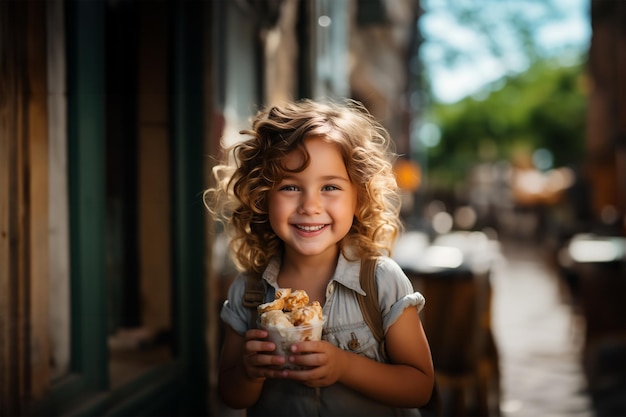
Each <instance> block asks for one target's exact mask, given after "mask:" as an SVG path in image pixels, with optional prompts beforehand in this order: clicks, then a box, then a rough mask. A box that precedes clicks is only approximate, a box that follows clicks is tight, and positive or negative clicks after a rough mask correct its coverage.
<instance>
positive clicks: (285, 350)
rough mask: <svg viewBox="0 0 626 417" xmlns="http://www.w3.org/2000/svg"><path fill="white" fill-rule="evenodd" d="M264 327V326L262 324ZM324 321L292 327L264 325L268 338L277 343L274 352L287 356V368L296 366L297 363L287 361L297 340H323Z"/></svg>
mask: <svg viewBox="0 0 626 417" xmlns="http://www.w3.org/2000/svg"><path fill="white" fill-rule="evenodd" d="M262 327H263V326H262ZM323 327H324V323H323V322H322V323H319V324H314V325H308V326H295V327H290V328H276V327H263V328H264V329H265V330H267V333H268V336H267V340H269V341H270V342H273V343H274V344H275V345H276V350H275V351H274V352H273V353H274V354H275V355H279V356H284V357H285V365H284V367H285V368H295V367H296V366H295V365H292V364H290V363H289V362H287V360H288V357H289V355H290V354H291V345H293V344H294V343H296V342H304V341H308V340H321V339H322V328H323Z"/></svg>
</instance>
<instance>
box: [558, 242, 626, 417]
mask: <svg viewBox="0 0 626 417" xmlns="http://www.w3.org/2000/svg"><path fill="white" fill-rule="evenodd" d="M559 258H560V264H561V267H562V268H563V270H564V271H566V273H567V275H568V277H569V279H570V285H572V286H573V287H574V289H573V291H574V294H575V297H573V299H574V303H575V307H576V308H578V309H579V311H580V313H581V314H582V317H583V318H584V321H585V343H584V349H583V355H582V361H583V368H584V370H585V374H586V377H587V382H588V386H589V392H590V394H591V398H592V401H593V402H594V407H595V409H596V412H597V414H598V415H611V416H613V415H626V401H625V400H624V393H626V238H624V237H620V236H599V235H595V234H578V235H575V236H574V237H572V239H570V240H569V242H567V244H566V246H565V247H564V248H563V250H562V251H561V253H560V256H559ZM572 280H573V281H574V282H573V283H572V282H571V281H572Z"/></svg>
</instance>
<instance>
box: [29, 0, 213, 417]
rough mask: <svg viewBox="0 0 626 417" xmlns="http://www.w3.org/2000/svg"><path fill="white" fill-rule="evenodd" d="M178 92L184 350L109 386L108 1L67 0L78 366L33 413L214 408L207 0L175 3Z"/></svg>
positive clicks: (175, 117)
mask: <svg viewBox="0 0 626 417" xmlns="http://www.w3.org/2000/svg"><path fill="white" fill-rule="evenodd" d="M174 7H175V9H176V13H175V17H174V21H175V24H174V39H173V44H174V59H173V62H174V65H173V67H172V68H171V70H172V74H173V78H172V82H173V91H174V94H173V95H172V98H171V100H172V101H171V116H172V121H173V123H172V125H173V129H172V132H171V134H172V143H173V149H172V155H173V156H174V159H173V170H174V178H173V196H172V198H173V201H172V207H173V208H174V210H173V216H172V226H173V231H174V239H175V241H174V244H173V245H172V247H173V248H174V249H173V254H172V257H173V260H174V262H173V270H172V277H173V300H172V301H173V311H174V317H173V321H172V322H173V324H174V329H175V332H176V333H175V346H174V348H175V358H174V359H173V360H172V361H171V362H168V363H166V364H163V365H161V366H158V367H155V368H154V369H152V370H150V371H148V372H146V373H145V374H143V375H142V376H140V377H139V378H137V379H135V380H134V381H132V382H130V383H129V384H127V385H124V386H123V387H121V388H119V389H116V390H113V391H112V390H109V388H108V385H109V382H108V350H107V306H106V297H105V294H106V285H105V269H106V262H105V255H106V253H105V215H106V213H105V195H106V194H105V192H106V190H105V157H106V154H105V128H106V126H105V113H104V105H105V99H106V97H105V82H104V80H105V73H104V69H105V62H104V54H105V45H104V35H105V33H104V30H105V25H104V19H105V14H106V0H91V1H80V0H78V1H71V2H68V3H67V11H68V13H67V15H66V23H67V30H68V33H67V54H68V55H67V68H68V81H67V86H68V162H69V178H70V187H69V188H70V239H71V241H70V242H71V243H70V257H71V259H70V262H71V286H72V288H71V303H72V306H71V309H72V310H71V320H72V328H71V329H72V336H71V337H72V342H71V349H72V352H71V357H72V363H71V374H70V376H68V377H67V378H65V379H64V380H63V381H61V382H59V383H57V384H55V385H54V386H53V387H52V388H51V390H50V392H49V393H48V394H47V395H46V396H45V398H43V399H41V401H38V402H37V403H36V404H34V405H33V410H32V411H33V413H32V414H34V415H72V416H83V415H84V416H93V415H111V416H113V415H133V416H143V415H145V416H149V415H164V414H167V415H173V414H181V415H206V414H207V408H208V407H207V406H208V404H207V401H206V399H207V398H208V391H207V387H208V378H207V375H208V369H207V366H208V365H207V352H206V341H205V338H204V335H205V321H206V320H205V311H206V308H205V307H206V299H205V298H206V297H205V270H204V264H205V260H204V253H205V252H204V250H205V249H204V245H205V238H204V232H203V225H204V219H203V215H204V206H203V205H202V201H201V191H202V184H203V181H202V164H203V160H202V155H203V148H202V145H203V134H204V126H203V117H202V116H203V88H202V85H203V65H202V61H201V58H200V57H202V55H203V51H202V47H203V42H202V39H203V35H202V33H203V17H204V15H203V12H202V8H203V6H202V2H176V5H175V6H174Z"/></svg>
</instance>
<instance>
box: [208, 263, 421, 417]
mask: <svg viewBox="0 0 626 417" xmlns="http://www.w3.org/2000/svg"><path fill="white" fill-rule="evenodd" d="M360 267H361V263H360V261H348V260H347V259H346V258H344V257H343V256H342V255H340V256H339V261H338V263H337V268H336V269H335V274H334V276H333V278H332V279H331V280H330V282H329V283H328V286H327V287H326V302H325V304H324V306H323V310H322V312H323V314H324V317H325V323H324V330H323V333H322V339H324V340H327V341H328V342H330V343H332V344H333V345H335V346H337V347H339V348H341V349H343V350H348V351H352V352H354V353H357V354H361V355H364V356H366V357H368V358H370V359H373V360H376V361H379V362H383V361H384V360H383V358H382V357H381V355H380V352H379V348H378V343H377V342H376V339H375V338H374V335H373V334H372V332H371V331H370V329H369V327H368V325H367V323H366V322H365V320H364V319H363V316H362V314H361V309H360V307H359V304H358V300H357V297H356V293H360V294H365V292H364V291H363V289H362V288H361V285H360V283H359V272H360ZM279 269H280V259H273V260H272V261H271V262H270V263H269V265H268V266H267V268H266V269H265V271H264V273H263V279H264V282H265V287H266V292H265V301H266V302H269V301H272V300H273V299H274V293H275V291H276V289H277V288H279V287H278V283H277V278H278V272H279ZM245 280H246V277H245V274H240V275H239V276H237V278H236V279H235V281H234V282H233V284H232V285H231V287H230V289H229V291H228V299H227V300H226V302H225V303H224V306H223V307H222V311H221V314H220V316H221V319H222V320H223V321H224V323H226V324H227V325H229V326H230V327H231V328H232V329H233V330H234V331H235V332H237V333H238V334H240V335H242V336H243V335H244V334H245V332H246V330H248V327H249V323H250V310H249V309H247V308H246V307H244V306H243V304H242V303H243V294H244V292H245V286H246V284H245ZM376 284H377V286H378V299H379V304H380V308H381V314H382V317H383V329H384V332H385V333H386V332H387V330H388V329H389V327H390V326H391V325H392V324H393V323H395V321H396V320H397V319H398V318H399V317H400V315H401V314H402V312H403V311H404V309H406V308H408V307H414V308H417V311H418V312H419V311H420V310H421V309H422V308H423V306H424V303H425V300H424V297H423V296H422V295H421V294H420V293H418V292H414V290H413V286H412V284H411V282H410V281H409V279H408V278H407V276H406V275H405V274H404V272H403V271H402V269H401V268H400V266H399V265H398V264H397V263H396V262H395V261H394V260H392V259H391V258H388V257H380V258H379V260H378V263H377V265H376ZM353 339H356V340H358V343H354V342H352V343H350V341H351V340H353ZM355 346H356V348H355ZM351 347H352V349H351ZM375 377H376V376H375V375H372V378H375ZM247 415H248V416H250V417H252V416H350V415H354V416H419V415H420V413H419V411H418V410H417V409H406V408H393V407H389V406H386V405H383V404H380V403H378V402H376V401H374V400H372V399H370V398H368V397H366V396H364V395H361V394H360V393H358V392H356V391H354V390H352V389H350V388H348V387H346V386H344V385H342V384H340V383H336V384H333V385H331V386H328V387H323V388H309V387H307V386H305V385H303V384H301V383H299V382H296V381H291V380H286V379H270V378H268V379H266V380H265V382H264V384H263V391H262V393H261V396H260V397H259V400H258V401H257V403H256V404H255V405H254V406H252V407H251V408H250V409H248V412H247Z"/></svg>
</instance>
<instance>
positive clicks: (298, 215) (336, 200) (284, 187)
mask: <svg viewBox="0 0 626 417" xmlns="http://www.w3.org/2000/svg"><path fill="white" fill-rule="evenodd" d="M304 143H305V147H306V150H307V152H308V154H309V155H310V163H309V165H308V166H307V167H306V168H305V169H304V170H303V171H301V172H285V175H284V177H283V178H282V179H281V181H280V182H278V183H277V184H276V185H275V186H274V188H273V189H272V190H271V191H270V193H269V221H270V225H271V226H272V229H273V230H274V232H275V233H276V235H278V237H279V238H280V239H281V240H282V241H283V242H284V243H285V256H286V257H290V256H296V257H297V256H319V255H329V256H336V255H337V254H338V250H339V249H338V246H337V243H338V242H339V241H340V240H341V239H343V238H344V236H346V235H347V234H348V232H349V231H350V228H351V226H352V220H353V218H354V213H355V210H356V202H357V189H356V187H355V186H354V184H352V183H351V182H350V178H349V177H348V172H347V170H346V166H345V164H344V162H343V157H342V155H341V151H340V149H339V146H338V145H336V144H332V143H328V142H325V141H324V140H323V139H322V138H321V137H312V138H308V139H306V140H305V142H304ZM302 162H303V155H302V154H301V153H300V152H297V151H293V152H291V153H289V154H288V155H287V156H286V157H285V163H284V166H285V167H286V168H287V169H289V170H291V169H296V168H298V167H300V166H301V165H302Z"/></svg>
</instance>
